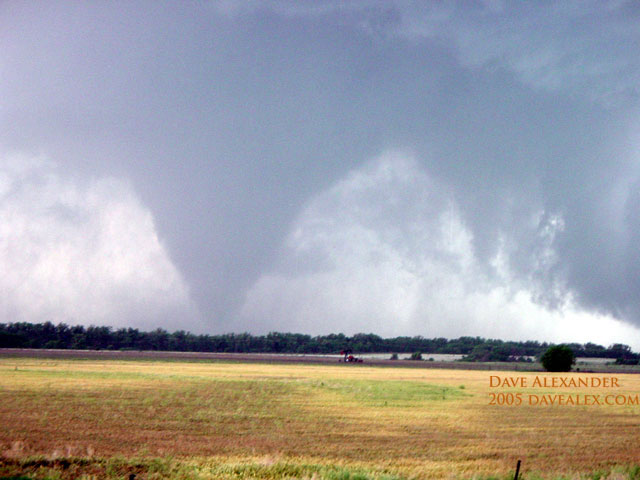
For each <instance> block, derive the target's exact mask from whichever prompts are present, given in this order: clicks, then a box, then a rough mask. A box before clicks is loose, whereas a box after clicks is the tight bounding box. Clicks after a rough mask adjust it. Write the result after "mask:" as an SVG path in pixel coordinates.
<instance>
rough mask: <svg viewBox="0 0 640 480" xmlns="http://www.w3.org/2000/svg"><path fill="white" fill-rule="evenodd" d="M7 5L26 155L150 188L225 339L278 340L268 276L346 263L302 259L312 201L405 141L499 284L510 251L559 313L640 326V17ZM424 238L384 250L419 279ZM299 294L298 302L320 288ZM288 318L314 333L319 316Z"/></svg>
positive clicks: (146, 193)
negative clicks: (266, 335) (571, 307)
mask: <svg viewBox="0 0 640 480" xmlns="http://www.w3.org/2000/svg"><path fill="white" fill-rule="evenodd" d="M0 9H1V10H0V13H1V15H0V18H1V20H0V27H1V28H0V31H1V32H2V33H0V48H1V49H0V68H1V69H2V83H0V89H1V91H0V93H1V94H2V98H3V101H2V104H1V105H0V108H1V110H0V115H2V117H1V120H2V124H3V129H2V134H1V136H0V145H1V146H2V150H3V154H5V156H6V155H7V152H16V151H18V152H23V153H26V154H27V155H32V154H41V153H43V154H45V155H46V156H47V157H48V158H51V159H52V161H54V162H56V163H57V164H58V165H60V166H62V167H63V168H62V170H63V171H64V172H66V173H68V174H69V175H75V176H79V177H81V178H95V177H97V178H127V179H130V181H131V184H132V186H133V188H134V189H135V192H136V194H137V195H138V196H139V198H140V200H141V202H142V203H143V204H144V205H145V206H146V207H147V208H149V209H150V211H151V213H152V214H153V218H154V227H155V228H156V229H157V232H158V235H159V237H160V239H161V240H162V242H164V244H165V245H166V247H167V249H168V252H169V255H170V258H171V260H172V262H173V264H174V265H175V267H176V268H177V269H178V270H179V271H180V272H181V273H182V275H183V276H184V278H185V280H186V282H187V283H188V284H189V287H190V292H191V295H192V297H193V300H194V301H195V302H196V304H197V305H198V307H199V308H200V310H201V312H202V315H203V317H204V318H205V320H206V321H207V322H208V325H209V326H210V328H211V329H212V330H218V331H220V330H234V329H236V328H240V327H241V328H247V329H253V330H256V331H258V330H261V331H262V330H268V329H270V328H272V326H276V325H278V324H277V323H275V320H273V319H270V318H268V317H267V316H265V315H264V309H261V308H259V305H257V304H256V302H263V303H265V304H266V303H269V302H271V303H273V301H274V300H273V298H275V297H273V296H272V297H270V298H264V297H260V295H258V294H257V293H256V292H257V291H258V290H259V288H258V287H259V286H260V285H262V286H263V287H264V285H265V283H264V282H265V280H264V279H265V278H267V277H268V276H269V275H272V276H274V275H275V276H278V275H279V273H281V272H280V269H283V270H286V271H287V272H292V271H293V272H295V271H296V269H299V271H300V272H303V271H305V272H308V271H313V270H314V269H326V268H327V265H326V258H324V256H323V255H315V254H313V252H307V253H306V254H305V255H306V257H305V258H306V259H307V260H305V261H300V262H297V263H296V262H283V261H282V255H285V254H286V252H287V251H288V250H287V249H288V248H293V247H291V246H287V245H289V244H288V243H287V242H289V241H290V240H289V239H290V238H291V237H290V234H291V232H292V231H295V229H296V228H297V227H299V226H300V225H303V224H304V225H307V224H306V223H305V222H306V221H307V220H308V219H309V218H310V217H309V216H308V215H309V213H308V210H307V208H308V206H309V205H310V204H314V202H316V203H315V204H317V202H318V201H319V200H318V198H326V196H327V195H328V193H327V192H334V191H335V188H337V187H336V185H342V183H341V182H343V181H344V179H345V178H349V175H353V174H354V172H361V170H360V169H362V168H363V166H364V165H367V164H369V162H370V161H372V159H374V158H378V157H379V155H380V154H381V153H383V152H385V151H388V150H389V149H401V150H403V151H411V152H412V154H411V158H414V159H415V161H416V162H417V163H418V164H419V167H416V169H415V171H417V172H423V173H424V175H426V177H425V178H431V179H432V181H433V182H434V184H436V185H439V187H438V188H437V191H442V192H447V193H446V198H448V201H449V202H452V203H453V204H455V206H456V209H457V211H458V212H459V218H460V222H462V224H463V225H464V226H465V228H464V229H463V230H461V231H465V232H468V233H469V235H471V238H472V240H471V247H472V255H473V259H474V260H473V262H472V263H473V264H474V265H476V266H475V267H474V268H477V269H480V270H482V274H480V273H478V274H477V275H476V276H475V277H474V278H476V279H477V280H478V282H480V283H481V281H482V280H481V279H482V278H484V279H486V280H487V281H488V282H489V283H490V284H492V285H493V284H494V282H495V281H497V280H499V279H498V276H497V273H496V271H495V266H494V263H495V262H494V261H495V259H496V258H497V257H498V256H501V258H506V259H507V261H508V265H509V271H510V272H511V273H510V281H512V282H515V283H518V284H519V285H521V286H522V288H525V289H526V291H527V292H530V294H531V295H532V298H535V300H536V302H539V304H540V305H543V306H545V307H544V308H552V309H553V308H558V309H560V308H561V307H562V305H566V302H567V298H572V299H574V300H572V301H574V303H576V305H575V308H585V309H587V310H592V311H594V312H602V313H608V314H611V315H613V316H615V317H617V318H620V319H624V320H626V321H628V322H632V323H634V324H636V325H637V324H638V322H640V320H638V319H640V300H638V297H637V295H636V293H637V292H638V287H639V286H640V285H639V283H638V282H639V280H638V278H640V275H638V272H640V257H639V255H638V254H637V253H636V251H635V249H634V246H635V245H637V244H638V240H639V238H638V236H639V235H640V230H639V228H640V214H639V213H638V212H639V210H638V208H639V207H640V205H639V202H640V198H638V194H637V193H635V192H637V191H638V188H637V187H638V182H640V168H639V167H638V165H639V162H640V159H638V154H637V149H638V138H637V137H636V136H634V135H635V133H634V129H636V128H637V125H638V123H637V118H638V106H639V105H638V92H637V87H636V85H637V84H638V80H639V71H640V60H639V59H638V56H637V55H636V54H635V48H634V46H635V45H637V42H638V39H639V38H640V33H639V27H638V26H637V25H639V24H638V22H637V17H638V8H637V7H636V6H635V5H634V4H633V3H627V2H604V3H603V2H580V3H572V2H565V3H562V4H558V5H555V6H550V7H543V6H540V5H537V4H536V5H534V4H521V3H509V2H481V3H478V4H475V5H474V6H468V4H464V5H463V4H458V3H455V2H443V3H438V4H437V5H430V6H427V7H424V6H422V5H418V4H414V3H412V2H366V1H362V2H268V3H263V2H238V3H236V2H212V3H209V4H180V5H175V4H170V3H160V4H158V3H123V4H118V5H115V4H100V5H87V4H83V3H64V4H63V3H54V2H49V3H46V4H41V5H33V4H11V5H10V4H3V5H2V6H1V7H0ZM410 171H414V170H411V169H410ZM82 181H84V180H82ZM81 183H82V182H81ZM380 188H382V187H380ZM384 188H387V187H384ZM398 188H401V189H402V188H404V185H403V184H402V183H400V184H399V185H398ZM381 191H386V190H384V189H383V190H380V189H377V188H373V187H372V189H371V192H372V193H371V194H372V195H374V197H375V196H376V195H378V194H380V192H381ZM443 195H444V194H443ZM314 199H315V200H314ZM445 203H446V202H445ZM381 208H382V207H381ZM305 212H306V213H305ZM415 215H417V217H416V218H422V217H421V215H424V212H422V213H416V214H415ZM434 215H435V214H434ZM349 218H352V220H353V221H354V222H355V221H356V220H355V218H356V217H349ZM375 218H377V220H376V222H379V223H375V224H371V223H367V225H366V228H367V229H369V230H370V231H371V232H373V233H372V234H373V235H374V236H376V235H379V234H380V235H382V233H381V232H385V231H387V232H389V231H397V232H400V233H398V235H399V236H400V237H401V236H402V235H403V233H402V232H404V235H405V236H411V235H413V234H412V233H411V232H410V231H406V228H408V227H407V224H406V223H403V221H402V220H401V219H397V225H395V226H391V227H390V226H389V225H387V224H386V223H385V222H392V223H393V222H394V221H396V220H394V219H393V218H390V219H389V218H386V219H385V220H384V221H383V219H382V218H381V217H380V216H377V217H375ZM305 219H307V220H305ZM427 220H428V219H427V218H425V220H424V221H425V222H427V223H428V221H427ZM327 221H328V220H327ZM331 221H333V220H331ZM314 231H315V230H314ZM317 232H318V235H320V236H322V235H323V230H321V229H320V230H317ZM465 235H466V234H465ZM318 238H321V237H318ZM385 238H386V237H385ZM414 240H415V241H417V240H416V239H414ZM328 241H329V243H331V241H333V240H328ZM398 242H400V241H399V240H398ZM412 242H414V241H409V242H408V243H402V242H400V243H397V244H394V243H393V242H391V243H389V242H388V241H387V240H385V241H384V242H383V244H384V245H386V246H387V247H388V249H389V250H385V251H389V252H399V251H404V250H407V249H409V250H411V248H413V249H414V250H416V251H412V252H409V253H406V255H405V254H404V253H403V254H402V255H405V256H404V257H403V258H408V259H410V260H409V263H411V264H413V263H415V262H418V261H417V260H415V259H416V258H417V257H416V255H417V253H418V250H419V248H420V247H419V246H417V245H418V244H417V243H415V242H414V243H412ZM410 245H413V247H411V248H410V247H409V246H410ZM325 247H326V245H325V244H323V245H322V246H318V247H317V248H318V251H320V252H323V251H325ZM387 247H385V248H387ZM398 249H399V250H398ZM283 252H285V253H283ZM394 255H395V254H394ZM434 255H436V253H434ZM394 258H395V257H394ZM341 262H342V261H341ZM492 262H494V263H492ZM338 263H340V262H338ZM358 265H360V264H358ZM363 265H364V264H363ZM416 265H422V264H421V263H420V262H418V263H416ZM354 268H355V267H354ZM358 268H360V267H358ZM362 268H364V266H362ZM348 272H350V273H349V274H348V275H346V277H345V276H343V278H358V275H357V274H356V273H353V272H352V270H348ZM461 272H462V271H461ZM459 274H464V273H459ZM265 275H266V276H267V277H265ZM422 275H423V277H425V278H423V279H422V280H421V281H423V280H424V281H427V280H428V277H429V273H428V269H427V270H424V271H423V272H422ZM474 275H475V274H474ZM294 276H295V275H294ZM278 278H279V277H278ZM261 282H262V283H261ZM427 283H428V282H427ZM415 285H420V282H418V283H415ZM416 288H417V287H416ZM465 288H466V287H465ZM496 288H497V287H496ZM472 290H473V289H471V290H470V292H472ZM264 291H266V290H264V288H263V290H262V292H263V293H264ZM299 292H300V298H299V299H297V300H296V304H298V303H299V302H301V303H304V301H305V300H304V298H305V295H307V296H308V295H311V294H310V293H309V292H307V291H306V290H305V289H303V288H300V289H299ZM305 292H306V293H305ZM247 295H249V297H247ZM272 295H276V294H275V293H272ZM278 295H279V294H278ZM354 295H355V293H354ZM470 295H471V293H470ZM359 296H360V293H358V298H360V297H359ZM365 297H366V296H365ZM371 301H373V299H371ZM362 302H363V303H362V304H363V305H364V304H366V303H367V300H366V299H365V300H362ZM392 303H393V302H392ZM418 304H420V302H417V303H416V305H418ZM248 305H250V306H251V308H249V306H248ZM420 305H421V307H420V308H422V309H423V310H425V311H428V310H429V308H430V307H429V305H428V304H424V305H423V304H420ZM274 308H275V307H274ZM248 310H251V311H252V312H253V314H252V315H254V316H253V317H252V318H249V317H246V316H243V317H242V318H243V320H242V322H240V320H239V317H238V316H239V315H240V312H241V311H242V312H245V313H246V312H247V311H248ZM550 311H551V310H550ZM256 312H258V313H256ZM259 312H262V313H259ZM454 313H455V312H453V313H452V312H449V314H450V316H451V318H452V320H451V321H452V322H454V319H455V315H454ZM261 315H262V316H261ZM279 315H281V316H286V311H282V309H281V310H280V313H279ZM394 315H395V314H394V313H393V309H391V310H389V313H388V314H387V316H386V317H384V318H382V317H381V318H380V322H381V323H380V325H381V326H380V329H381V330H384V331H387V329H386V327H383V326H382V325H383V324H385V321H388V322H392V320H393V316H394ZM463 315H469V312H468V311H464V312H458V317H459V319H458V322H459V324H462V323H460V322H462V320H461V319H460V317H461V316H463ZM532 315H533V314H532ZM385 318H386V320H385ZM412 318H413V317H412ZM283 321H284V322H285V323H286V325H287V328H289V329H291V330H300V331H310V330H311V329H312V324H311V323H307V322H306V321H305V320H304V316H300V317H295V318H294V317H291V318H288V319H284V320H283ZM239 322H240V323H239ZM252 322H253V323H252ZM287 322H288V323H287ZM412 322H413V323H411V328H410V330H411V331H412V332H414V333H416V334H419V333H424V332H421V331H420V328H421V327H420V325H421V323H420V322H421V320H420V318H419V317H416V318H415V319H414V320H412ZM480 324H482V322H479V323H478V325H480ZM430 325H432V324H430ZM363 328H365V327H364V326H363ZM431 328H435V326H433V325H432V327H431ZM439 328H440V330H439V333H441V334H443V335H447V334H448V332H454V331H456V332H457V331H458V330H456V329H455V328H453V327H448V326H447V325H441V326H440V327H439ZM474 328H476V330H475V332H478V334H483V333H482V332H483V331H482V329H481V327H479V326H476V327H474ZM388 331H389V333H393V330H392V329H391V330H388ZM487 331H489V330H487ZM491 331H493V330H491ZM515 334H521V333H514V335H515Z"/></svg>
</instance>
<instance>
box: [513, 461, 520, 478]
mask: <svg viewBox="0 0 640 480" xmlns="http://www.w3.org/2000/svg"><path fill="white" fill-rule="evenodd" d="M519 473H520V460H518V465H516V476H515V477H513V480H518V474H519Z"/></svg>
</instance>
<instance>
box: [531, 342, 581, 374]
mask: <svg viewBox="0 0 640 480" xmlns="http://www.w3.org/2000/svg"><path fill="white" fill-rule="evenodd" d="M540 360H541V361H542V366H543V367H544V369H545V370H546V371H547V372H568V371H570V370H571V367H572V365H573V364H574V363H575V362H576V356H575V355H574V353H573V350H571V348H569V347H568V346H567V345H554V346H553V347H549V349H547V351H546V352H544V354H543V355H542V357H541V358H540Z"/></svg>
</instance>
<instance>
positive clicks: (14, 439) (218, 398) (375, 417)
mask: <svg viewBox="0 0 640 480" xmlns="http://www.w3.org/2000/svg"><path fill="white" fill-rule="evenodd" d="M490 375H502V376H514V375H515V373H514V372H502V373H500V372H487V371H464V370H444V369H443V370H438V369H424V370H423V369H409V368H374V367H367V366H366V365H365V366H363V365H335V366H334V365H329V366H325V365H320V366H319V365H277V364H241V363H222V362H217V363H209V362H166V361H162V362H161V361H158V362H155V361H152V362H150V361H113V360H110V361H104V360H101V361H96V360H90V361H87V360H43V359H29V358H20V359H15V358H13V359H8V358H7V359H0V455H1V456H0V478H1V477H9V476H15V477H19V476H27V477H28V478H74V479H75V478H87V479H88V478H128V475H130V474H136V475H137V478H138V479H141V478H142V479H151V478H176V479H198V478H202V479H209V478H215V479H218V478H220V479H240V478H243V479H244V478H247V479H249V478H256V479H263V478H264V479H268V478H269V479H271V478H272V479H279V478H309V479H341V480H349V479H352V480H354V479H366V478H380V479H383V478H385V479H394V478H397V479H401V478H488V477H495V478H507V477H509V476H512V475H513V469H514V466H515V464H516V461H517V459H522V461H523V474H524V476H525V477H526V478H529V479H532V478H558V477H560V476H564V477H566V478H591V479H594V480H597V479H599V478H605V477H609V478H620V479H627V478H628V479H631V480H636V479H640V469H639V468H637V467H634V465H636V464H638V462H639V460H638V459H640V415H639V414H640V406H638V405H625V406H614V405H611V406H606V405H601V406H597V405H589V406H567V405H564V406H558V405H555V406H529V405H526V404H523V405H520V406H506V405H503V406H498V405H489V400H490V397H489V394H490V393H492V392H507V391H516V390H515V389H512V390H508V389H496V388H490V387H489V376H490ZM517 375H519V376H526V377H529V378H531V379H532V378H533V377H535V375H539V376H542V375H543V374H535V373H522V372H518V373H517ZM545 375H548V374H545ZM569 375H570V376H575V377H582V378H584V377H585V376H588V375H587V374H582V375H580V374H569ZM616 376H617V378H619V382H620V388H617V389H615V393H616V394H638V393H640V376H638V375H624V374H620V375H616ZM560 390H561V389H556V390H555V391H560ZM528 391H535V392H536V393H540V394H541V393H548V392H552V391H554V390H553V389H547V390H545V389H537V390H528ZM563 391H564V393H567V390H566V389H564V390H563ZM580 392H582V393H594V390H587V389H583V390H580V389H572V390H571V393H580ZM596 393H601V392H596Z"/></svg>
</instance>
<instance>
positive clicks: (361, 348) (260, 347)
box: [0, 322, 640, 363]
mask: <svg viewBox="0 0 640 480" xmlns="http://www.w3.org/2000/svg"><path fill="white" fill-rule="evenodd" d="M550 345H551V344H549V343H547V342H542V343H541V342H537V341H525V342H510V341H502V340H492V339H485V338H481V337H460V338H457V339H446V338H424V337H421V336H415V337H395V338H382V337H379V336H378V335H374V334H371V333H368V334H365V333H358V334H355V335H353V336H347V335H344V334H342V333H338V334H330V335H318V336H311V335H303V334H299V333H278V332H271V333H269V334H267V335H251V334H249V333H239V334H238V333H226V334H222V335H196V334H193V333H189V332H185V331H183V330H179V331H176V332H172V333H170V332H168V331H166V330H163V329H156V330H153V331H150V332H143V331H140V330H138V329H136V328H119V329H113V328H112V327H97V326H90V327H84V326H81V325H78V326H69V325H66V324H64V323H60V324H58V325H54V324H53V323H51V322H46V323H39V324H33V323H26V322H20V323H0V348H53V349H79V350H87V349H88V350H164V351H179V352H238V353H309V354H312V353H340V351H343V350H352V351H353V352H358V353H386V352H393V353H414V352H423V353H453V354H460V355H465V356H466V357H465V359H466V360H470V361H512V360H517V359H523V358H524V357H527V356H540V355H541V354H542V353H543V352H545V351H546V350H547V348H549V346H550ZM568 346H569V347H570V348H571V349H572V350H573V352H574V353H575V355H576V356H577V357H600V358H616V359H620V361H621V363H623V362H628V363H634V362H635V363H637V362H638V360H639V359H640V355H639V354H637V353H634V352H632V350H631V348H630V347H628V346H627V345H622V344H615V345H611V346H609V347H608V348H605V347H603V346H601V345H596V344H594V343H586V344H580V343H571V344H568Z"/></svg>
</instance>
